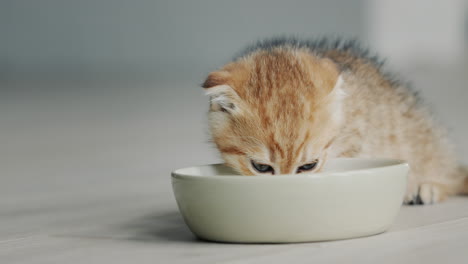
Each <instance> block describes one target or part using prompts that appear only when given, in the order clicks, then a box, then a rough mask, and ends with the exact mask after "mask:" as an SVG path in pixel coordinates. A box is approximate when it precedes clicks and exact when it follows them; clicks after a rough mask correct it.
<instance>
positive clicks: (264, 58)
mask: <svg viewBox="0 0 468 264" xmlns="http://www.w3.org/2000/svg"><path fill="white" fill-rule="evenodd" d="M381 65H382V63H381V62H380V61H378V59H376V57H372V56H369V55H368V52H366V51H363V50H362V49H360V48H359V47H358V46H357V45H355V44H354V43H353V42H343V41H339V40H338V41H333V42H331V41H328V40H326V39H324V40H321V41H318V42H303V41H298V40H295V39H273V40H267V41H264V42H260V43H258V44H256V45H254V46H252V47H249V48H247V49H246V51H245V52H243V53H242V54H241V55H240V56H239V57H237V58H236V59H235V60H234V61H233V62H231V63H229V64H227V65H225V66H224V67H223V68H222V69H220V70H218V71H215V72H212V73H211V74H210V75H209V76H208V78H207V79H206V81H205V83H204V84H203V87H204V88H205V90H206V93H207V94H208V95H209V96H210V98H211V104H210V105H211V106H210V112H209V122H210V128H211V133H212V137H213V141H214V142H215V144H216V146H217V147H218V149H219V151H220V152H221V155H222V157H223V158H224V160H225V162H226V163H227V164H228V165H229V166H231V167H233V168H234V169H236V170H237V171H239V172H240V173H242V174H244V175H255V174H259V173H258V172H257V171H256V170H255V169H254V168H253V167H252V164H251V160H254V161H255V162H259V163H263V164H268V165H270V166H272V167H273V168H274V170H275V173H276V174H291V173H295V172H296V170H297V168H298V167H299V166H301V165H303V164H306V163H308V162H311V161H312V160H314V159H319V163H318V166H317V167H316V168H315V170H314V172H316V171H320V169H321V168H322V167H323V164H324V163H325V162H326V160H327V159H329V158H333V157H389V158H398V159H403V160H407V161H408V162H409V164H410V167H411V173H410V176H409V182H408V189H407V193H406V197H405V202H406V203H409V204H421V203H422V204H429V203H435V202H438V201H441V200H443V199H444V198H445V197H446V196H447V195H452V194H457V193H461V192H465V189H466V187H465V185H466V184H465V185H464V180H465V178H466V176H467V175H466V174H467V173H466V171H463V169H461V168H460V167H459V165H458V163H457V160H456V158H455V155H454V152H453V150H452V149H451V147H450V144H449V142H448V140H447V138H446V136H445V132H444V130H443V129H441V128H440V127H438V126H437V125H436V124H435V123H434V121H433V119H432V118H431V116H430V115H429V114H428V112H427V111H426V109H425V108H424V107H423V106H422V105H421V104H420V100H419V99H418V97H417V95H416V94H415V93H413V92H411V91H410V90H409V89H408V87H407V86H406V85H405V84H403V83H401V82H399V81H396V80H395V79H393V78H392V77H391V76H389V75H388V74H385V73H384V72H383V71H382V70H381Z"/></svg>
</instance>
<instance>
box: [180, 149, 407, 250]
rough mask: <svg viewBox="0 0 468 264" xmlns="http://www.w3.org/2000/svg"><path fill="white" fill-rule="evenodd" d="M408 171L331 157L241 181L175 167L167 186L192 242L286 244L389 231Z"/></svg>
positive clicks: (209, 169) (395, 164)
mask: <svg viewBox="0 0 468 264" xmlns="http://www.w3.org/2000/svg"><path fill="white" fill-rule="evenodd" d="M408 172H409V166H408V164H407V163H406V162H404V161H400V160H391V159H354V158H353V159H348V158H346V159H334V160H330V161H328V162H327V165H326V167H325V169H324V171H323V172H321V173H315V174H296V175H275V176H272V175H269V176H266V175H265V176H241V175H239V174H237V173H235V172H234V171H233V170H232V169H230V168H228V167H226V166H224V165H222V164H214V165H205V166H196V167H190V168H185V169H179V170H176V171H174V172H173V173H172V186H173V190H174V195H175V198H176V201H177V205H178V207H179V210H180V212H181V214H182V216H183V218H184V221H185V223H186V224H187V226H188V227H189V228H190V230H191V231H192V232H193V233H194V234H195V235H196V236H197V237H199V238H201V239H204V240H211V241H218V242H235V243H293V242H312V241H326V240H336V239H348V238H354V237H362V236H369V235H374V234H378V233H382V232H384V231H386V230H388V229H389V227H390V226H391V224H392V223H393V221H394V219H395V217H396V216H397V214H398V212H399V209H400V207H401V205H402V202H403V196H404V193H405V190H406V181H407V175H408Z"/></svg>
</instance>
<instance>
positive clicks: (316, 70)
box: [311, 58, 343, 95]
mask: <svg viewBox="0 0 468 264" xmlns="http://www.w3.org/2000/svg"><path fill="white" fill-rule="evenodd" d="M311 68H312V69H311V70H312V82H313V83H314V85H315V86H316V87H318V88H320V91H322V92H323V93H324V95H328V94H332V93H334V92H336V93H341V91H342V89H341V88H342V86H343V78H342V77H341V75H340V71H339V69H338V65H337V64H336V63H334V62H333V61H332V60H330V59H328V58H323V59H319V60H318V61H316V62H312V64H311Z"/></svg>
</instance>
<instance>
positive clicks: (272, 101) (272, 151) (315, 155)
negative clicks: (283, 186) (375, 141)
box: [203, 47, 342, 175]
mask: <svg viewBox="0 0 468 264" xmlns="http://www.w3.org/2000/svg"><path fill="white" fill-rule="evenodd" d="M341 84H342V79H341V77H340V76H339V70H338V68H337V66H336V64H335V63H333V62H332V61H331V60H329V59H324V58H318V57H315V56H314V55H312V54H310V53H309V52H307V51H305V50H297V49H296V50H293V49H289V48H284V47H283V48H276V49H273V50H269V51H264V50H260V51H256V52H254V53H251V54H250V55H247V56H245V57H242V58H240V59H238V60H236V61H235V62H232V63H230V64H227V65H225V66H224V67H223V68H222V69H220V70H219V71H215V72H212V73H210V74H209V76H208V78H207V79H206V81H205V83H204V84H203V87H204V88H205V91H206V93H207V95H209V96H210V111H209V123H210V128H211V134H212V138H213V141H214V142H215V144H216V146H217V147H218V149H219V151H220V152H221V155H222V157H223V159H224V160H225V162H226V164H227V165H229V166H231V167H233V168H234V169H236V170H237V171H239V172H240V173H242V174H244V175H261V174H293V173H301V172H316V171H319V170H320V169H321V167H322V166H323V164H324V162H325V161H326V159H327V150H328V149H329V148H330V146H331V145H332V144H333V140H334V138H335V137H336V135H337V134H338V129H339V128H340V124H341V122H342V120H341V117H342V112H341V111H342V110H341V101H342V96H341V95H342V92H341V89H340V86H341Z"/></svg>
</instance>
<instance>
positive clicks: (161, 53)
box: [0, 0, 366, 78]
mask: <svg viewBox="0 0 468 264" xmlns="http://www.w3.org/2000/svg"><path fill="white" fill-rule="evenodd" d="M364 4H365V3H364V1H363V0H352V1H341V0H328V1H307V0H293V1H280V0H271V1H268V0H260V1H258V0H257V1H247V0H240V1H216V0H203V1H189V0H184V1H169V0H158V1H150V0H134V1H130V0H78V1H77V0H75V1H73V0H3V1H0V36H1V43H0V72H2V73H3V76H9V74H12V73H19V74H26V73H27V74H31V73H38V72H39V73H42V74H44V73H57V72H62V73H69V72H71V73H73V72H74V73H77V72H119V73H122V72H126V73H130V72H146V73H156V74H157V77H159V78H163V77H164V76H167V74H168V73H169V74H171V73H175V72H178V78H180V77H184V76H194V77H195V76H201V75H204V74H205V73H206V72H207V71H209V70H211V69H212V68H213V67H217V66H220V65H222V64H223V63H224V62H225V61H226V60H227V59H229V58H230V57H231V56H232V54H233V53H235V52H236V51H238V50H239V49H240V48H241V47H242V46H243V45H245V44H247V43H250V42H252V41H255V40H257V39H259V38H263V37H269V36H274V35H278V34H285V33H287V34H288V35H299V36H317V35H322V34H339V35H345V36H353V37H359V38H365V37H366V36H365V27H364V24H365V21H364V20H365V18H364V17H365V16H364V15H365V14H364V12H365V11H364ZM180 73H182V74H180Z"/></svg>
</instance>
